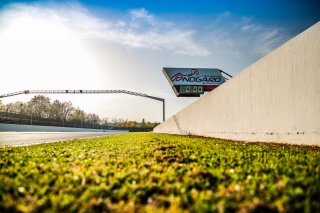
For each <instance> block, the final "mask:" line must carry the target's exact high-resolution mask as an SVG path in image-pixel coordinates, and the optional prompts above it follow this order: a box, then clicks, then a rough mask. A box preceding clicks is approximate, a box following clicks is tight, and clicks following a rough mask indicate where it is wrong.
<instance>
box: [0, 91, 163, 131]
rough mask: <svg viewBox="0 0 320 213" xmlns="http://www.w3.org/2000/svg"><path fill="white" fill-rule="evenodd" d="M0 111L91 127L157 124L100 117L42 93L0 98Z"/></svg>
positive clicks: (152, 125)
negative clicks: (10, 100) (9, 99)
mask: <svg viewBox="0 0 320 213" xmlns="http://www.w3.org/2000/svg"><path fill="white" fill-rule="evenodd" d="M0 112H3V113H7V114H8V113H14V114H17V115H20V116H22V115H23V116H30V117H31V119H32V118H37V119H52V120H56V121H60V122H61V123H62V124H63V123H65V122H74V123H83V124H89V125H91V126H92V127H93V128H95V127H98V126H101V125H103V126H112V127H124V128H127V127H128V128H130V127H142V128H154V127H155V126H157V125H158V124H159V123H156V122H146V121H145V119H142V121H141V122H137V121H129V120H128V119H123V118H107V117H100V116H99V115H97V114H95V113H86V112H85V111H83V110H82V109H80V108H79V107H75V106H73V104H72V103H71V102H70V101H65V102H61V101H59V100H54V101H51V100H50V98H49V97H47V96H43V95H36V96H34V97H33V98H31V100H30V101H29V102H21V101H17V102H14V103H8V104H3V103H2V101H1V100H0Z"/></svg>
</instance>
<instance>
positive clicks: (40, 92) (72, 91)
mask: <svg viewBox="0 0 320 213" xmlns="http://www.w3.org/2000/svg"><path fill="white" fill-rule="evenodd" d="M23 94H128V95H134V96H140V97H145V98H150V99H153V100H157V101H161V102H162V108H163V110H162V119H163V121H164V120H165V100H164V99H163V98H158V97H155V96H151V95H147V94H143V93H138V92H132V91H128V90H23V91H19V92H13V93H8V94H3V95H0V98H7V97H11V96H16V95H23Z"/></svg>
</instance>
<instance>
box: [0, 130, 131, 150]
mask: <svg viewBox="0 0 320 213" xmlns="http://www.w3.org/2000/svg"><path fill="white" fill-rule="evenodd" d="M127 132H128V131H110V132H108V131H107V132H0V147H4V146H25V145H32V144H40V143H50V142H58V141H65V140H71V139H75V138H87V137H99V136H104V135H113V134H123V133H127Z"/></svg>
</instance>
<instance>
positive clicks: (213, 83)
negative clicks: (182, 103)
mask: <svg viewBox="0 0 320 213" xmlns="http://www.w3.org/2000/svg"><path fill="white" fill-rule="evenodd" d="M162 72H163V74H164V75H165V77H166V78H167V80H168V81H169V83H170V85H171V87H172V89H173V90H174V92H175V94H176V95H177V97H199V96H200V95H201V94H204V92H207V91H211V90H213V89H214V88H216V87H218V86H220V85H221V84H223V83H224V82H225V78H224V77H223V76H222V72H223V71H221V70H219V69H208V68H200V69H198V68H172V67H164V68H163V70H162Z"/></svg>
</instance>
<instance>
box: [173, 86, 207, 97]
mask: <svg viewBox="0 0 320 213" xmlns="http://www.w3.org/2000/svg"><path fill="white" fill-rule="evenodd" d="M203 93H204V91H203V86H189V85H188V86H187V85H181V86H180V87H179V94H199V95H200V94H203Z"/></svg>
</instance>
